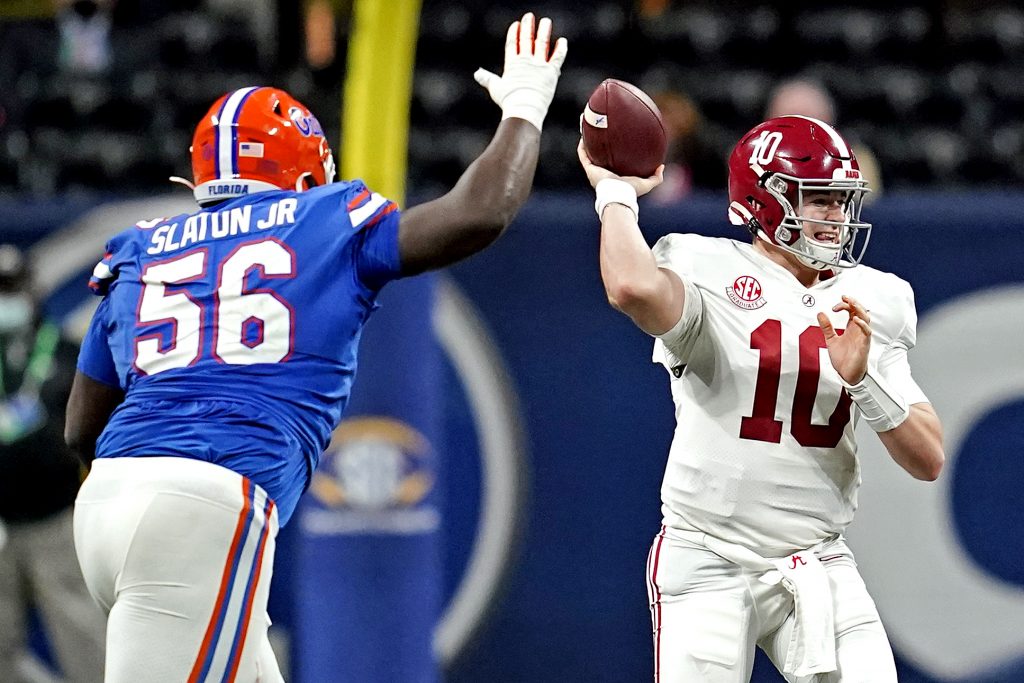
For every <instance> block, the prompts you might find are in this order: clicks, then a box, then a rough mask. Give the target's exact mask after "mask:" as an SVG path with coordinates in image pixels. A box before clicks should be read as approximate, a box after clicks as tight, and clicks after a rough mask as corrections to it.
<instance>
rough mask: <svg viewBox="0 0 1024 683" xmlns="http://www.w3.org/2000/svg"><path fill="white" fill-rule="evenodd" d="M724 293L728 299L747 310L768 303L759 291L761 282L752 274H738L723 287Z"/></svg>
mask: <svg viewBox="0 0 1024 683" xmlns="http://www.w3.org/2000/svg"><path fill="white" fill-rule="evenodd" d="M725 293H726V294H727V295H728V296H729V301H731V302H733V303H734V304H736V305H737V306H739V307H740V308H742V309H744V310H747V311H752V310H754V309H755V308H761V307H762V306H764V305H765V304H766V303H768V302H767V301H765V298H764V296H763V294H762V293H761V283H760V282H758V281H757V278H756V277H754V276H753V275H740V276H739V277H738V278H736V279H735V280H734V281H733V283H732V284H731V285H730V286H728V287H726V288H725Z"/></svg>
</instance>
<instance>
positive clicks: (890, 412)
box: [840, 371, 910, 432]
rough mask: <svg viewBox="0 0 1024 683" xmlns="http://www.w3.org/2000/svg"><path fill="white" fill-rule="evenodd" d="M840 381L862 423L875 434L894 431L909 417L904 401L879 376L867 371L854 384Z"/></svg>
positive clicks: (907, 407)
mask: <svg viewBox="0 0 1024 683" xmlns="http://www.w3.org/2000/svg"><path fill="white" fill-rule="evenodd" d="M840 381H842V382H843V386H844V387H845V388H846V393H848V394H849V395H850V398H852V399H853V402H854V403H856V404H857V407H858V408H859V409H860V413H861V415H863V416H864V421H865V422H867V423H868V426H869V427H871V428H872V429H873V430H875V431H876V432H887V431H889V430H890V429H895V428H896V427H899V426H900V425H901V424H903V421H904V420H906V419H907V418H908V417H910V406H909V405H907V401H906V399H905V398H903V397H902V396H900V395H899V394H898V393H896V392H895V391H893V389H892V387H890V386H889V384H888V382H886V381H885V379H884V378H883V377H882V376H881V375H879V374H872V372H871V371H868V372H866V373H865V374H864V377H863V379H861V381H859V382H857V383H856V384H847V383H846V382H845V381H843V380H842V378H840Z"/></svg>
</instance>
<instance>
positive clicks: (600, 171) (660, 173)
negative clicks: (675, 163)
mask: <svg viewBox="0 0 1024 683" xmlns="http://www.w3.org/2000/svg"><path fill="white" fill-rule="evenodd" d="M576 153H577V154H578V155H579V157H580V165H582V166H583V170H584V171H586V173H587V180H589V181H590V186H591V187H597V184H598V183H599V182H601V181H602V180H604V179H605V178H614V179H615V180H621V181H623V182H627V183H629V184H630V185H631V186H632V187H633V189H634V190H636V196H637V197H642V196H643V195H645V194H647V193H648V192H650V191H651V190H653V189H654V188H656V187H657V186H658V185H661V181H663V180H664V179H665V164H662V165H661V166H658V170H657V171H655V172H654V175H652V176H651V177H649V178H638V177H636V176H620V175H616V174H614V173H612V172H611V171H609V170H608V169H607V168H601V167H600V166H596V165H595V164H594V162H593V161H591V160H590V157H589V156H588V155H587V150H586V149H585V148H584V147H583V138H580V144H579V145H577V146H576Z"/></svg>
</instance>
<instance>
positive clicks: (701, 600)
mask: <svg viewBox="0 0 1024 683" xmlns="http://www.w3.org/2000/svg"><path fill="white" fill-rule="evenodd" d="M815 554H816V555H817V556H818V559H819V561H820V562H821V563H822V566H823V567H824V568H825V571H826V573H827V575H828V581H829V587H830V588H831V591H832V607H833V613H834V616H835V637H836V661H837V664H838V669H837V671H835V672H832V673H829V674H816V675H813V676H806V677H802V678H797V677H793V676H789V675H786V676H784V677H785V679H786V680H787V681H788V682H789V683H810V682H812V681H813V682H814V683H896V665H895V663H894V662H893V656H892V648H891V647H890V645H889V639H888V637H887V636H886V634H885V629H884V628H883V627H882V622H881V619H879V617H878V610H877V609H876V608H875V603H874V601H873V600H872V599H871V596H870V595H868V591H867V588H866V587H865V586H864V581H863V579H861V576H860V573H859V572H858V571H857V564H856V562H855V561H854V559H853V554H852V552H851V551H850V549H849V547H848V546H847V545H846V542H845V541H843V540H842V538H839V539H836V540H833V541H827V542H825V543H823V544H822V546H821V549H820V550H819V551H818V552H816V553H815ZM758 579H759V574H758V572H755V571H752V570H750V569H745V568H743V567H741V566H739V565H737V564H735V563H733V562H730V561H729V560H726V559H725V558H723V557H721V556H719V555H716V554H715V553H713V552H711V551H710V550H709V549H708V548H707V547H705V546H703V545H701V544H699V543H694V542H692V541H691V540H688V539H684V538H680V537H673V535H672V530H671V529H666V528H664V527H663V528H662V532H661V533H660V534H658V535H657V536H655V538H654V544H653V545H652V546H651V552H650V554H649V555H648V558H647V594H648V598H649V606H650V608H651V620H652V623H653V627H654V680H655V683H695V682H697V681H700V682H702V683H746V682H747V681H749V680H750V675H751V672H752V670H753V666H754V652H755V646H758V647H760V648H761V649H762V650H764V651H765V653H766V654H767V655H768V657H769V658H770V659H771V660H772V662H773V663H774V664H775V666H776V668H778V669H779V670H780V671H781V670H782V662H783V661H784V659H785V657H786V652H787V649H788V647H789V643H790V640H791V637H792V635H793V626H794V621H793V620H794V609H793V608H794V603H793V595H792V594H791V593H790V592H789V591H787V590H786V589H785V588H784V587H783V586H782V585H781V584H775V585H771V586H770V585H767V584H765V583H762V582H761V581H759V580H758Z"/></svg>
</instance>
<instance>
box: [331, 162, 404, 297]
mask: <svg viewBox="0 0 1024 683" xmlns="http://www.w3.org/2000/svg"><path fill="white" fill-rule="evenodd" d="M345 194H346V210H347V212H348V219H349V222H350V224H351V226H352V229H353V230H357V231H358V232H359V240H358V241H357V250H356V254H355V265H356V273H357V275H358V276H359V279H360V280H361V281H362V282H363V284H365V285H366V286H367V287H369V288H370V289H374V290H376V289H380V288H381V287H383V286H384V285H385V284H386V283H388V282H389V281H391V280H394V279H395V278H398V277H400V276H401V265H402V264H401V258H400V256H399V253H398V224H399V219H400V216H401V211H399V209H398V205H397V204H395V203H394V202H393V201H391V200H389V199H386V198H385V197H383V196H382V195H380V194H378V193H376V192H373V191H371V190H370V189H369V188H368V187H366V185H364V184H363V183H362V182H361V181H353V182H352V183H351V186H350V187H349V189H348V190H347V191H346V193H345Z"/></svg>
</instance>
